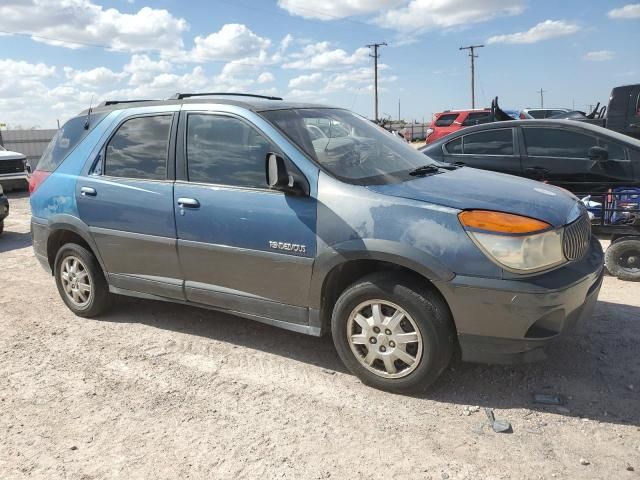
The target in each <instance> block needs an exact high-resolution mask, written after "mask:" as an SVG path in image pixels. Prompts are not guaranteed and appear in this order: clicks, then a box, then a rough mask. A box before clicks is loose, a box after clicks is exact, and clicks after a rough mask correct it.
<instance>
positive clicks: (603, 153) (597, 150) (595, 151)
mask: <svg viewBox="0 0 640 480" xmlns="http://www.w3.org/2000/svg"><path fill="white" fill-rule="evenodd" d="M589 159H590V160H596V161H598V162H605V161H607V160H608V159H609V151H608V150H607V149H606V148H602V147H591V148H590V149H589Z"/></svg>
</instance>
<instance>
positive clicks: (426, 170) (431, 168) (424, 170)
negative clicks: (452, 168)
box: [409, 163, 440, 177]
mask: <svg viewBox="0 0 640 480" xmlns="http://www.w3.org/2000/svg"><path fill="white" fill-rule="evenodd" d="M434 173H440V167H438V166H437V165H434V164H433V163H430V164H428V165H422V166H421V167H418V168H416V169H414V170H411V171H410V172H409V175H411V176H412V177H421V176H424V175H429V174H434Z"/></svg>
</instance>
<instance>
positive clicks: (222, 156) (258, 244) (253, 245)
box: [174, 111, 316, 324]
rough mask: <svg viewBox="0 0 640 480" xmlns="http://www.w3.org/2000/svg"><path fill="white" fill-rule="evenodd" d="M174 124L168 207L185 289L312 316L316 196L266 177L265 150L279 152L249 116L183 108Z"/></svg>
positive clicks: (224, 301) (289, 317) (262, 313)
mask: <svg viewBox="0 0 640 480" xmlns="http://www.w3.org/2000/svg"><path fill="white" fill-rule="evenodd" d="M180 124H181V128H180V132H179V134H178V136H179V139H180V140H179V143H178V157H179V164H178V165H179V168H178V178H179V180H178V181H177V182H176V188H175V194H174V208H175V210H176V224H177V229H178V232H177V233H178V252H179V257H180V263H181V265H182V270H183V272H184V278H185V293H186V296H187V299H188V300H190V301H193V302H197V303H202V304H207V305H212V306H215V307H219V308H224V309H228V310H232V311H236V312H241V313H245V314H251V315H256V316H259V317H261V318H263V319H264V318H266V319H271V320H275V321H285V322H288V323H298V324H306V323H308V310H307V305H308V297H309V287H310V280H311V268H312V265H313V259H314V257H315V250H316V236H315V222H316V200H315V199H314V198H312V197H302V196H292V195H287V194H284V193H283V192H278V191H274V190H270V189H269V188H268V187H267V184H266V174H265V170H266V169H265V165H266V163H265V161H266V157H267V153H269V152H274V153H278V154H281V155H282V152H281V151H280V149H279V148H278V147H277V146H276V145H275V144H274V143H273V142H272V141H271V140H270V139H269V138H268V137H267V136H266V134H264V133H263V132H262V131H261V130H259V129H258V128H257V127H256V126H255V125H254V124H251V123H249V122H248V121H247V120H245V119H243V118H240V117H238V116H235V115H232V114H230V113H224V112H220V113H212V112H197V111H193V112H188V111H183V112H182V114H181V120H180ZM287 161H288V160H287ZM289 168H291V169H295V168H296V167H295V165H293V164H292V163H290V162H289Z"/></svg>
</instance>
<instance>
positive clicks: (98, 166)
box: [87, 112, 179, 182]
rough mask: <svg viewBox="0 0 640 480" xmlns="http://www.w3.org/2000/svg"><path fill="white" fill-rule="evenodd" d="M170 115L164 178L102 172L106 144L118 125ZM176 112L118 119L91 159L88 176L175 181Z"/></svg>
mask: <svg viewBox="0 0 640 480" xmlns="http://www.w3.org/2000/svg"><path fill="white" fill-rule="evenodd" d="M168 116H171V125H170V126H169V141H168V142H167V160H166V161H167V164H166V178H164V179H155V178H135V177H118V176H113V175H107V174H105V173H104V162H105V160H106V153H107V146H108V145H109V143H110V142H111V139H112V138H113V137H114V136H115V135H116V134H117V133H118V131H119V130H120V127H121V126H122V125H124V124H125V123H126V122H128V121H129V120H133V119H136V118H144V117H168ZM178 118H179V116H178V113H177V112H161V113H159V112H155V113H140V114H135V115H131V116H128V117H125V118H123V119H122V120H120V121H119V122H118V123H117V124H116V125H115V127H114V128H113V130H111V133H109V135H108V137H107V138H106V140H105V141H104V142H103V144H102V146H101V147H100V150H99V151H98V154H97V155H96V158H95V159H94V160H93V164H92V165H91V168H90V169H89V171H88V172H87V174H88V175H90V176H95V177H104V178H109V179H118V178H121V179H125V180H143V181H145V182H173V181H175V178H176V177H175V152H176V149H175V136H176V131H177V128H178V126H179V121H178Z"/></svg>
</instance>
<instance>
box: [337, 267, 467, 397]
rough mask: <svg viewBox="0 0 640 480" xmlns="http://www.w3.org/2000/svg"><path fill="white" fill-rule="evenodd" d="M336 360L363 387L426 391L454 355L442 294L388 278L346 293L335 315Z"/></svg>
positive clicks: (372, 279) (381, 275)
mask: <svg viewBox="0 0 640 480" xmlns="http://www.w3.org/2000/svg"><path fill="white" fill-rule="evenodd" d="M331 331H332V335H333V341H334V344H335V346H336V350H337V351H338V355H340V358H341V359H342V361H343V362H344V364H345V365H346V367H347V368H348V369H349V370H350V371H351V372H352V373H353V374H354V375H356V376H357V377H358V378H360V380H362V382H363V383H365V384H367V385H370V386H372V387H375V388H379V389H382V390H388V391H393V392H402V393H408V392H415V391H420V390H424V389H426V388H427V387H429V386H430V385H431V384H432V383H433V382H434V381H435V380H436V379H437V378H438V376H439V375H440V374H441V373H442V371H443V370H444V369H445V368H446V367H447V365H448V364H449V362H450V360H451V356H452V355H453V350H454V343H455V329H454V327H453V322H452V320H451V315H450V313H449V309H448V307H447V305H446V304H445V303H444V301H443V300H442V298H441V297H440V295H439V294H438V293H437V292H435V291H433V290H431V289H430V288H428V287H427V286H425V285H422V284H421V283H420V282H411V281H407V280H406V279H405V278H404V277H403V276H400V275H396V274H392V273H379V274H374V275H369V276H367V277H365V278H363V279H362V280H359V281H358V282H357V283H355V284H353V285H351V286H350V287H349V288H347V289H346V290H345V291H344V293H343V294H342V295H341V296H340V298H339V299H338V301H337V302H336V305H335V307H334V310H333V315H332V319H331Z"/></svg>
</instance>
